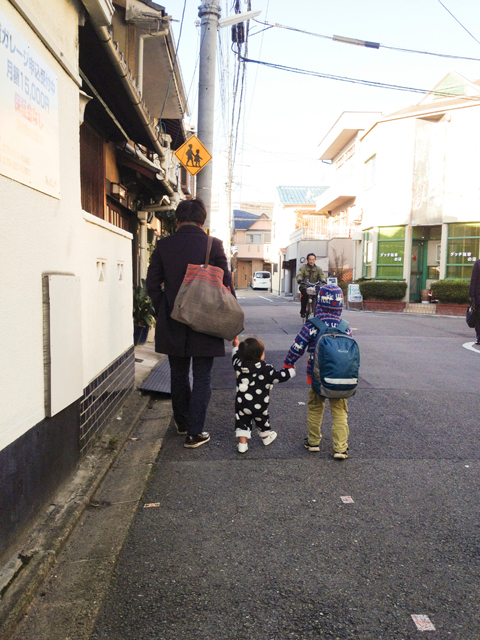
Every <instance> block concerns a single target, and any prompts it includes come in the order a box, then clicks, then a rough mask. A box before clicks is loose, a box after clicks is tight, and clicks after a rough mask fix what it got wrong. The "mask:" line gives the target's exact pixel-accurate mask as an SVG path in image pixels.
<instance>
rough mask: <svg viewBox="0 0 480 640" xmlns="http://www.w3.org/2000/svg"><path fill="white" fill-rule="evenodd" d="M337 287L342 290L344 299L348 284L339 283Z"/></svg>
mask: <svg viewBox="0 0 480 640" xmlns="http://www.w3.org/2000/svg"><path fill="white" fill-rule="evenodd" d="M338 286H339V287H340V289H341V290H342V293H343V297H344V298H346V297H347V293H348V282H339V283H338Z"/></svg>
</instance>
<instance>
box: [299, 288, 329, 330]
mask: <svg viewBox="0 0 480 640" xmlns="http://www.w3.org/2000/svg"><path fill="white" fill-rule="evenodd" d="M299 284H300V285H302V284H304V285H306V286H307V288H306V290H305V294H306V295H307V296H308V300H307V305H306V307H305V318H302V322H307V320H308V319H309V318H310V317H311V316H314V315H315V309H316V308H317V297H318V292H319V290H320V287H321V286H322V284H324V283H323V282H321V281H319V282H309V281H308V280H303V281H302V282H300V283H299Z"/></svg>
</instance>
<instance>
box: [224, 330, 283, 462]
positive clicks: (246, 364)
mask: <svg viewBox="0 0 480 640" xmlns="http://www.w3.org/2000/svg"><path fill="white" fill-rule="evenodd" d="M232 345H233V350H232V364H233V368H234V370H235V375H236V377H237V381H236V382H237V388H236V395H235V435H236V437H237V438H238V445H237V449H238V451H239V452H240V453H245V452H246V451H247V450H248V442H247V440H249V439H250V437H251V434H252V429H251V423H252V420H253V422H254V424H255V427H256V428H257V431H258V434H259V436H260V437H261V438H262V440H263V444H264V445H269V444H271V443H272V442H273V441H274V440H275V438H276V437H277V433H276V432H275V431H272V430H271V429H270V421H269V416H268V406H269V404H268V403H269V402H270V390H271V389H273V385H274V384H275V383H276V382H287V380H290V378H293V377H294V376H295V369H282V371H276V370H275V369H274V368H273V367H272V365H271V364H267V363H266V362H265V345H264V344H263V342H262V341H261V340H257V338H247V339H246V340H244V341H243V342H239V341H238V338H235V340H234V341H233V342H232Z"/></svg>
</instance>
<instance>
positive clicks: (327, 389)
mask: <svg viewBox="0 0 480 640" xmlns="http://www.w3.org/2000/svg"><path fill="white" fill-rule="evenodd" d="M308 322H311V324H313V325H314V326H315V327H317V329H318V334H317V337H316V339H315V351H314V356H313V367H312V368H313V375H312V389H313V390H314V391H315V393H316V394H318V395H319V396H323V397H324V398H350V396H353V395H354V394H355V391H356V390H357V385H358V370H359V368H360V349H359V348H358V344H357V343H356V342H355V340H354V338H352V337H351V336H349V335H348V334H347V331H346V330H347V328H348V323H347V322H345V320H341V321H340V322H339V324H338V326H336V327H328V326H327V325H326V324H325V323H324V322H323V321H322V320H320V318H310V319H309V320H308Z"/></svg>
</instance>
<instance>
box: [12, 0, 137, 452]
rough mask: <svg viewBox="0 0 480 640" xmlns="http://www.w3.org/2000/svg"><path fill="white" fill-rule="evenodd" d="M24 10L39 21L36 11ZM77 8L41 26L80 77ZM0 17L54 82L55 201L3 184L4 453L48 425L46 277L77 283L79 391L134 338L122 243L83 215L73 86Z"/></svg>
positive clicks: (58, 2) (55, 11) (33, 41)
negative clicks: (70, 277)
mask: <svg viewBox="0 0 480 640" xmlns="http://www.w3.org/2000/svg"><path fill="white" fill-rule="evenodd" d="M28 4H31V6H32V7H33V8H34V9H36V10H38V15H39V16H41V19H44V16H45V15H46V14H45V6H44V3H43V2H40V0H37V1H33V0H32V2H30V3H28ZM76 6H77V3H76V2H70V1H68V2H67V1H65V0H54V1H53V0H52V2H51V3H50V6H49V10H48V22H46V21H45V22H44V26H45V28H46V30H47V32H48V33H49V34H50V37H51V38H52V41H53V43H54V44H55V46H56V47H57V48H58V49H60V50H61V51H62V52H63V53H64V56H65V58H66V59H67V60H68V62H69V64H70V66H72V67H73V68H78V51H77V44H78V14H77V10H76ZM0 7H1V10H2V11H3V12H4V14H5V15H6V17H7V18H8V19H9V20H10V21H11V22H12V23H13V24H14V25H15V26H16V27H17V28H18V30H19V31H20V32H21V33H22V35H23V36H24V37H25V38H26V39H27V40H28V41H29V43H30V45H31V46H32V47H33V48H34V49H35V50H36V52H37V53H38V54H39V55H40V56H41V57H42V58H43V59H44V60H45V61H46V62H47V64H48V65H49V66H50V67H51V68H52V70H53V71H54V72H55V73H56V74H57V76H58V89H59V138H60V191H61V197H60V199H59V200H57V199H55V198H52V197H49V196H47V195H45V194H43V193H40V192H38V191H35V190H33V189H31V188H29V187H26V186H24V185H21V184H19V183H18V182H15V181H13V180H11V179H9V178H5V177H4V176H1V175H0V202H1V203H2V204H1V207H0V229H1V236H0V249H1V250H0V293H1V300H2V303H1V311H0V353H1V365H0V367H1V368H0V450H1V449H3V448H4V447H6V446H7V445H8V444H10V443H11V442H13V441H14V440H16V439H17V438H18V437H20V436H21V435H22V434H23V433H25V432H26V431H28V430H29V429H30V428H31V427H33V426H34V425H35V424H37V423H38V422H40V421H41V420H42V419H43V418H44V417H45V413H44V369H43V317H42V273H43V272H52V271H54V272H68V273H73V274H74V275H76V276H80V278H81V290H82V301H81V307H82V328H83V336H82V343H83V351H84V372H83V379H84V383H85V386H86V384H88V382H89V381H90V380H91V379H92V378H94V377H95V376H96V375H97V374H98V373H100V371H101V370H102V369H104V368H105V367H106V366H107V365H108V364H110V363H111V362H112V361H113V360H114V359H115V358H116V357H118V356H119V355H120V354H121V353H122V352H123V351H125V349H127V348H128V347H129V346H130V345H131V344H132V343H133V337H132V332H133V329H132V314H131V299H132V293H131V261H132V257H131V241H130V239H129V237H128V235H129V234H125V233H124V232H121V233H117V232H114V233H112V232H111V231H108V230H107V228H109V227H110V225H108V223H104V226H103V227H102V226H99V225H98V224H93V223H91V222H87V221H86V220H85V219H84V214H83V212H82V210H81V205H80V166H79V117H78V113H79V99H78V95H79V94H78V86H77V85H76V84H75V82H74V81H73V80H72V79H71V78H70V77H69V76H68V75H67V74H66V73H65V71H64V70H63V69H62V67H61V66H60V65H59V64H58V63H57V62H56V60H55V59H54V57H53V56H52V55H51V54H50V53H49V52H48V50H47V49H46V47H45V46H44V45H43V44H42V43H41V41H40V40H39V39H38V38H37V37H36V36H35V34H34V33H33V32H32V31H31V30H30V28H29V27H28V26H27V25H26V24H25V22H24V21H23V19H22V18H21V17H20V15H19V14H18V13H17V12H16V10H15V9H14V8H13V6H12V5H11V4H10V3H8V2H5V1H4V0H0ZM99 222H100V221H99ZM105 227H106V228H105ZM118 231H120V230H118ZM97 258H105V259H106V260H107V264H108V266H109V267H110V266H111V269H110V268H109V269H107V273H108V274H109V276H108V279H107V284H106V285H104V286H100V285H98V283H97V282H96V259H97ZM117 261H123V262H124V265H125V267H124V269H125V270H124V277H125V281H124V284H123V285H121V284H119V283H118V282H117V281H116V280H115V277H114V275H115V271H116V269H115V268H114V265H115V267H116V263H117ZM110 274H111V275H112V279H111V280H110V279H109V278H110Z"/></svg>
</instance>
